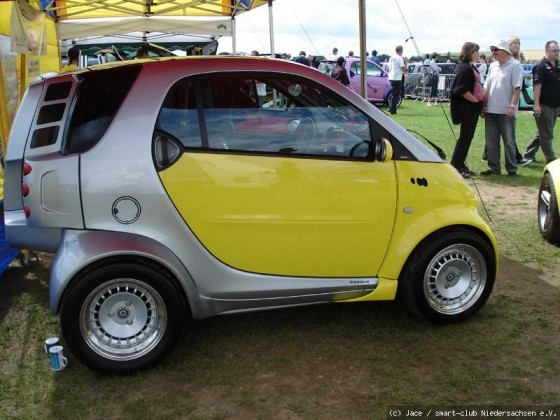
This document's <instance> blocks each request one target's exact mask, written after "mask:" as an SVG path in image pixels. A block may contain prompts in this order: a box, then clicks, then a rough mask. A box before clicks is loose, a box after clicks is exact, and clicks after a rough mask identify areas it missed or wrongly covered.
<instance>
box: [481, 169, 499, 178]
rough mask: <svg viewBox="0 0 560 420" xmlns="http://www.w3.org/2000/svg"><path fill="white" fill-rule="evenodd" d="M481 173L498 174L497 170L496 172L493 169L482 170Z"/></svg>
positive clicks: (485, 174)
mask: <svg viewBox="0 0 560 420" xmlns="http://www.w3.org/2000/svg"><path fill="white" fill-rule="evenodd" d="M480 175H483V176H488V175H498V174H497V173H496V172H494V171H493V170H492V169H488V170H486V171H482V172H481V173H480Z"/></svg>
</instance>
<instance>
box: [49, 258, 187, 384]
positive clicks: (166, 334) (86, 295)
mask: <svg viewBox="0 0 560 420" xmlns="http://www.w3.org/2000/svg"><path fill="white" fill-rule="evenodd" d="M186 316H187V315H186V307H185V303H184V301H183V298H182V294H181V293H180V292H179V290H177V288H176V287H175V286H174V283H173V279H172V278H171V277H170V275H169V274H167V273H166V272H165V271H164V270H161V269H159V268H158V267H152V266H148V265H143V264H141V263H140V262H134V261H128V262H127V261H125V262H116V261H113V262H107V263H105V264H102V265H98V266H96V267H94V268H92V269H91V270H88V271H86V272H84V273H83V274H79V275H78V276H77V278H75V279H74V280H73V282H72V285H71V289H70V290H69V291H68V293H66V294H65V296H64V300H63V303H62V310H61V312H60V323H61V328H62V334H63V336H64V341H65V342H66V344H67V345H68V347H69V349H70V351H71V352H72V354H73V355H74V356H75V357H76V358H77V359H78V360H79V361H80V362H82V363H83V364H84V365H86V366H88V367H89V368H91V369H93V370H98V371H101V372H112V373H128V372H131V371H134V370H138V369H144V368H147V367H149V366H153V365H155V364H157V363H159V362H161V360H163V359H164V358H165V357H166V356H167V355H168V354H169V353H170V352H171V350H172V349H173V347H174V346H175V344H176V343H177V341H178V339H179V337H180V336H181V332H182V329H183V326H184V324H185V321H186Z"/></svg>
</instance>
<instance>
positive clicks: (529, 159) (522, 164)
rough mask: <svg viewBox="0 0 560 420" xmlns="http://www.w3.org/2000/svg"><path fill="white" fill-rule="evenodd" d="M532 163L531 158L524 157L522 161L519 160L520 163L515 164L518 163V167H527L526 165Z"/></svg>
mask: <svg viewBox="0 0 560 420" xmlns="http://www.w3.org/2000/svg"><path fill="white" fill-rule="evenodd" d="M534 161H535V159H533V158H530V157H528V158H526V157H524V158H523V159H521V162H517V163H518V164H519V165H521V166H527V165H529V164H531V163H533V162H534Z"/></svg>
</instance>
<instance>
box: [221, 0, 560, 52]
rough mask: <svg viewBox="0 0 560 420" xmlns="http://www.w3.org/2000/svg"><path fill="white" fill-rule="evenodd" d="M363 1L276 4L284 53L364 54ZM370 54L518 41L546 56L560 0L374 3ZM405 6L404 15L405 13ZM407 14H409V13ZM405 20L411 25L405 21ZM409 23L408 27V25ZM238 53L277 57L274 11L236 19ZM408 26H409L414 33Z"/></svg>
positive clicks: (559, 19)
mask: <svg viewBox="0 0 560 420" xmlns="http://www.w3.org/2000/svg"><path fill="white" fill-rule="evenodd" d="M359 3H360V2H359V0H274V3H273V9H272V10H273V28H274V46H275V51H276V52H280V53H283V52H286V53H290V54H292V56H294V55H297V54H298V53H299V51H300V50H303V51H305V52H306V53H307V54H313V55H325V56H327V55H330V54H331V51H332V48H333V47H337V48H338V50H339V54H347V52H348V51H349V50H353V51H354V53H355V54H356V55H359V50H360V43H359V26H358V23H359V10H358V9H359ZM365 3H366V6H365V8H366V50H367V51H369V52H370V53H371V50H372V49H376V50H377V51H378V53H379V54H384V53H385V54H389V55H391V54H392V53H393V52H394V48H395V46H396V45H399V44H401V45H403V47H404V53H403V55H404V56H406V57H411V56H413V55H417V52H416V48H415V46H414V44H413V42H412V40H409V41H408V42H405V40H406V39H407V38H409V37H410V36H411V35H412V36H413V37H414V40H415V41H416V44H417V46H418V49H419V50H420V53H421V54H426V53H432V52H438V53H440V54H445V53H447V52H458V51H460V49H461V46H462V45H463V43H464V42H466V41H471V42H476V43H478V44H479V45H480V46H481V50H482V51H487V50H488V47H489V45H490V44H491V43H494V42H495V41H496V40H498V39H507V38H508V37H510V36H511V35H517V36H518V37H519V38H520V39H521V51H523V50H543V53H544V45H545V43H546V41H548V40H551V39H556V40H558V39H559V38H560V1H558V0H468V1H462V0H384V1H382V0H366V1H365ZM399 6H400V11H399ZM401 11H402V15H401ZM403 15H404V19H403ZM405 20H406V23H405ZM236 24H237V51H238V52H247V53H249V52H250V51H252V50H257V51H259V53H261V54H262V53H269V52H270V38H269V10H268V7H267V6H263V7H260V8H257V9H255V10H252V11H250V12H247V13H244V14H243V15H241V16H239V17H238V18H237V19H236ZM407 24H408V27H407ZM231 51H232V39H231V37H224V38H221V39H220V47H219V49H218V52H231Z"/></svg>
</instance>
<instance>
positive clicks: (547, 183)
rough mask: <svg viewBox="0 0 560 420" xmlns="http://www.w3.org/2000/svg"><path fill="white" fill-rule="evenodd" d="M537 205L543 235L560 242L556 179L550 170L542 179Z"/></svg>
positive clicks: (553, 241) (548, 239)
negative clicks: (554, 179)
mask: <svg viewBox="0 0 560 420" xmlns="http://www.w3.org/2000/svg"><path fill="white" fill-rule="evenodd" d="M537 207H538V210H537V214H538V221H539V230H540V232H541V235H542V237H543V238H544V239H546V240H547V241H548V242H550V243H551V244H553V245H557V244H560V215H559V214H558V197H557V195H556V189H555V188H554V181H553V180H552V176H550V174H549V173H548V172H547V173H545V174H544V175H543V177H542V179H541V186H540V188H539V203H538V206H537Z"/></svg>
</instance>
